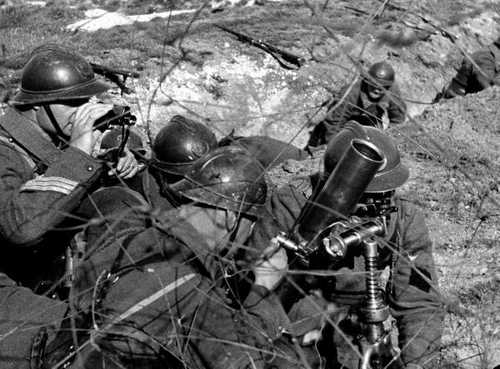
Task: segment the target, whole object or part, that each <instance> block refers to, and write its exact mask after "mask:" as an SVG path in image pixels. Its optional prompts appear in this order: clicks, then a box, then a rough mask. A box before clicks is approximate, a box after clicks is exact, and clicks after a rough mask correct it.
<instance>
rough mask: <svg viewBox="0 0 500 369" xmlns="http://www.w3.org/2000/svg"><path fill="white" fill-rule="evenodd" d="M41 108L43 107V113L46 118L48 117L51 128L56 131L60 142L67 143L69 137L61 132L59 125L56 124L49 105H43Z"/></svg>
mask: <svg viewBox="0 0 500 369" xmlns="http://www.w3.org/2000/svg"><path fill="white" fill-rule="evenodd" d="M42 107H43V110H45V113H46V114H47V116H48V117H49V120H50V123H52V126H53V127H54V129H55V130H56V134H57V137H58V138H59V139H60V140H61V141H62V142H64V143H68V142H69V139H70V136H68V135H67V134H65V133H64V132H63V130H62V128H61V126H60V125H59V123H58V122H57V119H56V117H55V116H54V113H53V112H52V109H51V108H50V106H49V105H43V106H42Z"/></svg>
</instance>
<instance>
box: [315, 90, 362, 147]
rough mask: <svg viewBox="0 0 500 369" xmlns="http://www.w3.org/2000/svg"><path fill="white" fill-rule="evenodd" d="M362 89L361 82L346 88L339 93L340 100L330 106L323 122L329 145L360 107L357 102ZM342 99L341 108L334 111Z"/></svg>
mask: <svg viewBox="0 0 500 369" xmlns="http://www.w3.org/2000/svg"><path fill="white" fill-rule="evenodd" d="M360 89H361V84H360V82H358V83H356V84H355V85H354V86H352V87H351V86H350V85H348V86H345V87H344V88H343V89H342V91H341V92H340V93H339V96H338V99H335V100H334V101H333V103H332V104H331V105H330V107H329V110H328V112H327V114H326V117H325V119H324V121H323V124H324V125H325V141H326V142H327V143H328V141H329V140H330V139H331V138H332V137H333V136H335V135H336V134H337V133H338V132H339V131H340V130H341V129H342V128H343V127H344V125H345V123H346V122H347V121H349V120H350V118H351V117H352V116H353V115H354V113H355V112H356V108H357V106H358V104H357V102H358V99H359V94H360V91H361V90H360ZM346 94H347V95H346ZM344 95H345V97H344ZM342 98H343V101H342V102H341V103H340V104H339V106H337V107H336V108H335V109H333V108H334V107H335V105H337V103H338V102H339V101H341V99H342Z"/></svg>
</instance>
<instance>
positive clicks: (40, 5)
mask: <svg viewBox="0 0 500 369" xmlns="http://www.w3.org/2000/svg"><path fill="white" fill-rule="evenodd" d="M27 4H28V5H31V6H39V7H42V8H43V7H44V6H46V5H47V2H46V1H28V2H27Z"/></svg>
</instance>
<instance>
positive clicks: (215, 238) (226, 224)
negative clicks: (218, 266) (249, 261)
mask: <svg viewBox="0 0 500 369" xmlns="http://www.w3.org/2000/svg"><path fill="white" fill-rule="evenodd" d="M179 212H180V215H181V217H182V218H184V219H185V220H186V221H188V222H189V223H190V224H191V225H193V226H194V228H195V229H196V230H197V231H198V233H200V234H201V235H202V236H203V239H204V240H205V241H206V242H207V244H208V246H209V248H210V250H211V251H214V252H218V251H221V250H222V249H224V248H226V247H228V244H229V243H230V242H231V236H232V234H233V231H234V230H236V231H237V234H236V235H235V237H234V240H232V242H233V243H235V244H243V243H244V242H245V241H246V239H247V238H248V236H249V234H250V232H251V229H252V224H253V222H252V221H250V220H249V219H246V218H241V219H240V221H239V222H238V219H237V218H236V215H235V214H234V213H233V212H232V211H225V210H221V209H214V208H205V207H198V206H183V207H181V208H179Z"/></svg>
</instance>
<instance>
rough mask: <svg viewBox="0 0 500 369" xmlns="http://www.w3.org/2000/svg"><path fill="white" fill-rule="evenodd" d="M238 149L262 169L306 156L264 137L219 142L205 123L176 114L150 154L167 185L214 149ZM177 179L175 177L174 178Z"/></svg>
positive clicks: (299, 151) (227, 138)
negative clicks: (229, 147) (153, 155)
mask: <svg viewBox="0 0 500 369" xmlns="http://www.w3.org/2000/svg"><path fill="white" fill-rule="evenodd" d="M230 145H231V146H237V147H239V148H242V149H244V150H246V151H247V152H248V153H249V154H250V155H252V156H253V157H255V158H256V159H257V161H258V162H260V163H261V164H262V166H263V167H265V168H268V167H272V166H275V165H277V164H279V163H281V162H283V161H284V160H287V159H293V160H303V159H305V158H306V157H307V153H306V152H305V151H303V150H301V149H299V148H297V147H295V146H293V145H291V144H288V143H286V142H283V141H280V140H277V139H274V138H271V137H266V136H249V137H241V136H235V135H234V132H231V133H230V134H229V135H227V136H225V137H224V138H222V139H221V140H220V141H219V142H217V139H216V137H215V135H214V134H213V132H212V131H211V130H210V129H209V128H208V127H207V126H205V125H204V124H202V123H200V122H197V121H195V120H192V119H188V118H186V117H183V116H181V115H175V116H174V117H173V118H172V119H171V120H170V122H169V123H168V124H167V125H166V126H165V127H163V128H162V129H161V130H160V132H159V133H158V135H157V136H156V138H155V141H154V144H153V152H154V154H155V157H156V159H157V160H156V162H157V164H158V167H160V168H163V169H164V172H165V174H170V175H168V176H167V178H166V179H167V182H172V181H174V182H175V180H176V174H177V175H179V174H180V175H182V174H183V173H184V172H185V169H186V168H189V167H190V165H191V164H193V163H194V162H195V161H196V160H197V159H199V158H200V157H202V156H203V155H204V154H206V153H207V152H209V151H211V150H212V149H214V148H215V147H218V146H219V147H221V146H230ZM177 177H178V176H177Z"/></svg>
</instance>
